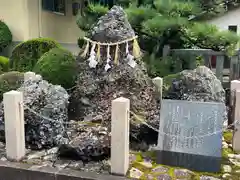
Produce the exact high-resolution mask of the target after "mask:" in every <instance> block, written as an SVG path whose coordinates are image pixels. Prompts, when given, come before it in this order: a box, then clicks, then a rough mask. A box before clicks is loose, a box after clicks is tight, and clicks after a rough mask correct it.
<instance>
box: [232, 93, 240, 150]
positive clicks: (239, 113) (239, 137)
mask: <svg viewBox="0 0 240 180" xmlns="http://www.w3.org/2000/svg"><path fill="white" fill-rule="evenodd" d="M235 98H236V101H235V106H234V122H235V123H236V124H235V126H234V127H235V128H234V133H233V140H232V141H233V142H232V143H233V150H234V151H240V123H237V121H240V89H237V90H236V93H235Z"/></svg>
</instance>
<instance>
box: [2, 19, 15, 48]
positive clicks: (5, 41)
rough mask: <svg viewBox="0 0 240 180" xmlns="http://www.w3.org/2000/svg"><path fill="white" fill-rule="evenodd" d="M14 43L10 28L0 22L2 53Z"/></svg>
mask: <svg viewBox="0 0 240 180" xmlns="http://www.w3.org/2000/svg"><path fill="white" fill-rule="evenodd" d="M11 42H12V33H11V31H10V29H9V28H8V26H7V25H6V24H5V23H4V22H3V21H2V20H0V52H2V51H3V49H4V48H6V47H7V46H8V45H9V44H10V43H11Z"/></svg>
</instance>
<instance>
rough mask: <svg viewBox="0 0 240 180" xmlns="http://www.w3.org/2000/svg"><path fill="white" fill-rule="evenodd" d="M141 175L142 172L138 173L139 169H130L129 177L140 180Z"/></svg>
mask: <svg viewBox="0 0 240 180" xmlns="http://www.w3.org/2000/svg"><path fill="white" fill-rule="evenodd" d="M142 175H143V172H142V171H140V170H139V169H137V168H134V167H132V168H131V169H130V177H131V178H135V179H140V177H141V176H142Z"/></svg>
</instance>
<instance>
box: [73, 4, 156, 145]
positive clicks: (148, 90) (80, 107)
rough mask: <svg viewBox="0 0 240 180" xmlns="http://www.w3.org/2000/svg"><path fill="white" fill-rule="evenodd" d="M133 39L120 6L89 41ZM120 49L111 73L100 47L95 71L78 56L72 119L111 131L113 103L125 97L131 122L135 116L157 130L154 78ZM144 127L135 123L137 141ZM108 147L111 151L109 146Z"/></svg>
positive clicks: (100, 20)
mask: <svg viewBox="0 0 240 180" xmlns="http://www.w3.org/2000/svg"><path fill="white" fill-rule="evenodd" d="M134 36H135V33H134V31H133V29H132V28H131V26H130V24H129V23H128V20H127V16H126V14H125V12H124V11H123V9H122V8H121V7H119V6H114V7H113V8H112V9H111V10H110V11H109V12H108V13H107V14H106V15H104V16H103V17H101V18H100V19H99V21H98V22H97V23H96V25H95V27H93V30H92V31H91V32H90V33H89V38H90V39H92V40H95V41H98V42H106V41H107V42H119V41H122V40H125V39H129V38H132V37H134ZM131 43H132V42H130V43H129V52H130V53H131V54H132V44H131ZM120 48H122V50H120V53H119V64H118V65H116V64H113V63H112V64H110V65H111V69H109V70H108V71H105V69H104V66H105V64H106V49H105V48H104V47H102V48H101V61H100V62H99V63H98V65H97V67H96V68H90V67H89V64H88V61H87V60H86V59H84V58H81V57H78V63H79V76H78V80H77V86H76V89H75V90H74V92H73V93H72V95H71V100H70V112H71V115H72V116H73V117H71V118H74V119H76V120H80V121H100V122H102V123H101V124H102V126H103V127H106V128H107V129H109V131H110V125H111V123H110V121H111V101H112V100H114V99H116V98H118V97H125V98H129V99H130V102H131V103H130V110H131V119H135V118H134V117H133V114H137V115H138V116H139V117H141V119H142V120H144V121H145V122H146V123H148V124H149V125H151V126H153V127H155V128H157V127H158V124H159V103H158V101H157V94H156V93H155V92H156V89H155V86H154V84H153V82H152V79H151V78H150V77H149V76H148V75H147V72H146V69H145V67H144V64H143V63H142V62H141V61H137V60H136V61H137V64H136V66H135V67H131V66H130V65H128V62H127V61H126V56H127V54H126V53H125V44H122V45H121V47H120ZM114 50H115V47H114V46H113V47H111V52H110V54H111V57H112V58H113V57H114ZM111 62H112V61H111ZM131 122H132V121H131ZM143 126H144V125H142V124H141V125H140V124H132V126H131V128H130V130H131V132H130V133H131V135H132V137H137V141H138V142H140V141H141V139H140V134H141V132H142V130H143V129H142V127H143ZM144 127H145V126H144ZM109 131H108V133H109ZM143 131H144V133H146V134H147V135H148V136H151V134H149V133H148V132H149V131H151V132H152V130H151V129H150V128H148V127H147V129H144V130H143ZM80 136H81V135H80ZM145 140H146V139H145ZM150 140H153V141H154V142H155V143H156V140H157V133H156V132H155V135H154V136H151V137H150ZM146 141H147V140H146ZM79 142H81V141H79ZM88 142H89V141H88ZM148 142H149V141H148ZM79 144H80V143H79ZM81 144H82V143H81ZM84 144H85V146H86V147H87V146H88V144H86V143H83V144H82V145H84ZM94 146H95V145H94ZM108 147H109V148H110V145H109V146H108Z"/></svg>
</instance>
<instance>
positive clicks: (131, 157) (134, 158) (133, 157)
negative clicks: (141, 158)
mask: <svg viewBox="0 0 240 180" xmlns="http://www.w3.org/2000/svg"><path fill="white" fill-rule="evenodd" d="M136 159H137V157H136V155H135V154H129V163H130V164H132V163H133V162H134V161H136Z"/></svg>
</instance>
